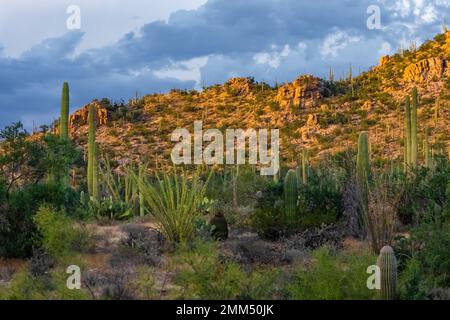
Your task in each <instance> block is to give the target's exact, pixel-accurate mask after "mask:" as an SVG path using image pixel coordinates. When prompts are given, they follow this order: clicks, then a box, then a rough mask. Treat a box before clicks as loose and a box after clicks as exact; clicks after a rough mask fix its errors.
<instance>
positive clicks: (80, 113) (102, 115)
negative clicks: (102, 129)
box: [69, 100, 108, 130]
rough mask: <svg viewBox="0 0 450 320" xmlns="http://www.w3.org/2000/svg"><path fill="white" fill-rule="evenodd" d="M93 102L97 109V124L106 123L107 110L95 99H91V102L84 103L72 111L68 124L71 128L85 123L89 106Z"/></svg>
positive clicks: (103, 124)
mask: <svg viewBox="0 0 450 320" xmlns="http://www.w3.org/2000/svg"><path fill="white" fill-rule="evenodd" d="M91 104H93V105H94V106H95V108H96V109H97V116H96V119H97V126H106V125H107V123H108V111H107V110H106V108H105V107H104V106H103V105H102V104H101V103H100V102H99V101H97V100H94V101H92V102H91V103H89V104H87V105H85V106H84V107H82V108H81V109H79V110H77V111H76V112H74V113H73V114H72V115H71V116H70V117H69V124H70V128H71V130H76V129H77V128H79V127H82V126H85V125H87V122H88V115H89V106H90V105H91Z"/></svg>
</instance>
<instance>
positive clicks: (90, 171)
mask: <svg viewBox="0 0 450 320" xmlns="http://www.w3.org/2000/svg"><path fill="white" fill-rule="evenodd" d="M95 112H96V110H95V106H94V105H92V104H91V105H90V106H89V115H88V126H89V136H88V168H87V182H88V192H89V196H90V197H92V196H93V194H94V188H93V183H94V162H95V131H96V121H95Z"/></svg>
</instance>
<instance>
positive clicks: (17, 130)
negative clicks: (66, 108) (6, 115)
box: [0, 122, 44, 194]
mask: <svg viewBox="0 0 450 320" xmlns="http://www.w3.org/2000/svg"><path fill="white" fill-rule="evenodd" d="M0 151H1V152H0V174H1V175H2V176H3V179H4V180H5V184H6V194H9V192H10V190H11V189H12V188H14V187H16V186H20V185H23V184H27V183H32V182H37V181H38V180H39V179H40V177H42V175H43V171H42V167H41V166H40V161H41V159H42V157H43V154H44V148H43V145H42V144H41V143H39V142H37V141H33V140H32V139H30V135H29V134H28V132H27V131H26V130H25V129H24V128H23V125H22V123H21V122H16V123H13V124H12V125H10V126H6V127H5V128H4V129H3V130H1V131H0Z"/></svg>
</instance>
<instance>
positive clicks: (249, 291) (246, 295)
mask: <svg viewBox="0 0 450 320" xmlns="http://www.w3.org/2000/svg"><path fill="white" fill-rule="evenodd" d="M174 262H175V264H176V265H177V266H180V268H178V272H177V275H176V279H175V283H176V284H177V285H178V286H180V287H181V288H182V290H181V293H179V294H177V298H183V299H210V300H233V299H246V300H248V299H258V300H260V299H272V298H274V296H275V295H276V294H277V292H278V290H279V288H278V287H277V286H276V285H275V284H276V283H279V284H280V281H279V279H280V272H279V271H276V270H266V271H262V272H257V271H254V272H251V273H247V272H245V271H243V270H242V269H241V267H240V266H239V265H238V264H236V263H231V262H225V261H221V260H220V259H219V254H218V252H217V244H215V243H211V242H199V241H197V242H196V243H195V244H194V245H193V246H192V247H188V246H184V247H182V248H180V249H179V251H178V252H177V254H176V256H175V257H174Z"/></svg>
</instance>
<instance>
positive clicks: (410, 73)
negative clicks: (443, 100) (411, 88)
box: [403, 56, 449, 82]
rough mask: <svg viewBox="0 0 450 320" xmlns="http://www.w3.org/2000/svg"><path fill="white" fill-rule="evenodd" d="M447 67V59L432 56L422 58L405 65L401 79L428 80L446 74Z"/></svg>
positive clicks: (412, 80)
mask: <svg viewBox="0 0 450 320" xmlns="http://www.w3.org/2000/svg"><path fill="white" fill-rule="evenodd" d="M448 74H449V69H448V63H447V59H446V58H445V57H444V56H442V57H434V58H429V59H423V60H421V61H419V62H417V63H413V64H410V65H409V66H407V67H406V69H405V72H404V74H403V79H404V80H405V81H408V82H428V81H432V80H434V79H441V78H443V77H444V76H448Z"/></svg>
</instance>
